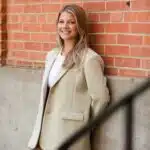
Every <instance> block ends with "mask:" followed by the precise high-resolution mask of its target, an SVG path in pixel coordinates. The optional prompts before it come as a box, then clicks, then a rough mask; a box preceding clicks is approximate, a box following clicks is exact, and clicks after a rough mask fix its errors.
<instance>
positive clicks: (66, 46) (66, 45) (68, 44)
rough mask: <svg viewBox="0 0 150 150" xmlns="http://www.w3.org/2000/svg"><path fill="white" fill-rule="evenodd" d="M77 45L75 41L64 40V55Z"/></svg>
mask: <svg viewBox="0 0 150 150" xmlns="http://www.w3.org/2000/svg"><path fill="white" fill-rule="evenodd" d="M74 46H75V41H72V42H71V41H65V42H64V47H63V51H62V53H63V55H67V54H68V53H69V52H70V51H71V50H72V49H73V47H74Z"/></svg>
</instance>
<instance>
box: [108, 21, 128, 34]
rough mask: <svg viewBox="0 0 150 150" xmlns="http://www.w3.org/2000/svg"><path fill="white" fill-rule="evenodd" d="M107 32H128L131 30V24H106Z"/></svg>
mask: <svg viewBox="0 0 150 150" xmlns="http://www.w3.org/2000/svg"><path fill="white" fill-rule="evenodd" d="M105 32H108V33H117V32H119V33H124V32H125V33H126V32H129V24H127V23H111V24H106V25H105Z"/></svg>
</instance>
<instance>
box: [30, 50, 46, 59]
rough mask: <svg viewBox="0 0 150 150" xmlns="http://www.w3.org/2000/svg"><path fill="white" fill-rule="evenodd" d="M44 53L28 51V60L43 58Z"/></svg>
mask: <svg viewBox="0 0 150 150" xmlns="http://www.w3.org/2000/svg"><path fill="white" fill-rule="evenodd" d="M45 56H46V53H41V52H30V53H29V59H30V60H45Z"/></svg>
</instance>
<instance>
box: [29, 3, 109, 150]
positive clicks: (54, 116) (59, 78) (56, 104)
mask: <svg viewBox="0 0 150 150" xmlns="http://www.w3.org/2000/svg"><path fill="white" fill-rule="evenodd" d="M56 25H57V33H58V44H59V47H58V48H55V49H53V50H51V51H50V52H49V53H48V55H47V59H46V65H45V70H44V75H43V81H42V87H41V98H40V104H39V109H38V115H37V120H36V123H35V127H34V131H33V133H32V136H31V139H30V141H29V145H28V146H29V148H31V149H35V148H37V145H39V146H40V148H41V149H42V150H56V149H57V147H58V146H59V145H60V144H61V143H62V142H63V141H64V140H65V139H66V138H67V137H68V136H70V135H71V134H72V133H74V132H75V131H77V130H78V129H79V128H80V127H81V126H83V125H84V124H86V123H87V122H88V121H89V119H90V118H91V117H92V116H95V115H96V113H97V112H98V111H99V109H101V108H102V107H104V105H105V104H106V103H107V102H108V100H109V94H108V89H107V87H106V80H105V77H104V74H103V69H104V64H103V61H102V59H101V57H100V56H99V55H98V54H96V53H95V52H94V51H92V50H91V49H90V48H88V44H87V26H86V14H85V11H84V10H83V9H82V8H81V7H79V6H77V5H66V6H64V7H63V8H62V10H61V11H60V12H59V14H58V18H57V21H56ZM90 147H91V146H90V135H89V134H88V135H85V136H84V137H83V138H82V139H81V140H79V141H78V142H77V143H76V144H74V145H72V147H71V148H70V149H71V150H90Z"/></svg>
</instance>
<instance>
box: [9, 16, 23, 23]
mask: <svg viewBox="0 0 150 150" xmlns="http://www.w3.org/2000/svg"><path fill="white" fill-rule="evenodd" d="M7 19H8V20H7V21H8V23H9V22H10V23H18V22H19V21H20V16H19V15H9V16H7Z"/></svg>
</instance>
